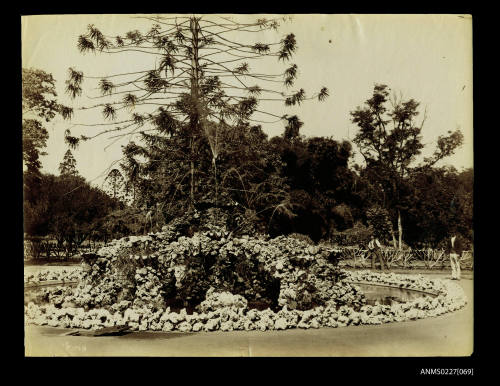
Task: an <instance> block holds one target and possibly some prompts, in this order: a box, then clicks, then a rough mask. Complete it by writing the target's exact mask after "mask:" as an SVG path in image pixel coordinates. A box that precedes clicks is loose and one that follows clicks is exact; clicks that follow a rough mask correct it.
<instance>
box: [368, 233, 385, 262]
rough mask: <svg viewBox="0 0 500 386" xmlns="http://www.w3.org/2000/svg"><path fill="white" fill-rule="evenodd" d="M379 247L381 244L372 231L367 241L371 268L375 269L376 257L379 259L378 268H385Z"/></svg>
mask: <svg viewBox="0 0 500 386" xmlns="http://www.w3.org/2000/svg"><path fill="white" fill-rule="evenodd" d="M381 247H382V246H381V245H380V242H379V241H378V239H377V238H376V237H375V236H374V235H373V233H372V234H371V236H370V242H369V243H368V250H369V251H370V254H371V258H372V269H375V260H376V259H378V260H379V261H380V270H383V269H385V268H384V259H383V258H382V254H381V253H380V248H381Z"/></svg>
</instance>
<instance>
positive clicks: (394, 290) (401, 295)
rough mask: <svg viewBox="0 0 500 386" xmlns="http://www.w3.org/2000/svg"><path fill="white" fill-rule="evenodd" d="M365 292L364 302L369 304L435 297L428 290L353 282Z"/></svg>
mask: <svg viewBox="0 0 500 386" xmlns="http://www.w3.org/2000/svg"><path fill="white" fill-rule="evenodd" d="M354 284H356V285H357V286H358V287H359V288H360V289H361V291H363V293H364V294H365V297H366V303H367V304H369V305H375V304H383V305H392V304H395V303H406V302H410V301H412V300H415V299H417V298H421V297H435V296H436V295H433V294H431V293H428V292H423V291H417V290H411V289H407V288H398V287H392V286H386V285H380V284H368V283H354Z"/></svg>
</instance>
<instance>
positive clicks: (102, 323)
mask: <svg viewBox="0 0 500 386" xmlns="http://www.w3.org/2000/svg"><path fill="white" fill-rule="evenodd" d="M344 280H345V281H346V282H348V281H351V282H352V281H363V282H368V283H371V284H377V283H378V284H385V285H390V286H394V287H398V288H405V289H414V290H418V291H422V292H433V293H435V294H436V296H435V297H434V298H430V297H421V298H418V299H415V300H413V301H410V302H406V303H401V304H393V305H390V306H389V305H374V306H372V305H363V306H362V307H361V308H360V309H359V310H358V311H356V310H355V309H354V308H350V307H347V306H341V307H340V308H338V309H336V308H333V307H323V306H321V307H317V308H314V309H311V310H306V311H300V310H288V309H287V308H286V306H285V307H284V308H283V309H282V310H280V311H278V312H273V311H271V310H270V309H266V310H263V311H258V310H256V309H248V304H247V301H246V299H245V298H243V297H242V296H239V295H233V294H231V293H228V292H222V293H217V292H213V291H209V293H207V298H206V300H205V301H204V302H203V303H202V304H201V306H202V307H201V309H202V312H200V313H197V312H195V313H193V314H191V315H190V314H188V313H187V312H186V310H185V309H183V310H181V311H180V312H179V313H176V312H171V311H170V309H169V308H167V309H166V310H158V311H156V312H153V311H152V310H151V309H150V308H148V307H147V306H144V307H136V306H132V305H131V302H129V301H122V302H120V303H119V304H116V305H114V306H113V307H112V310H111V311H113V312H110V311H109V310H106V309H92V310H89V311H85V310H84V309H83V308H74V307H62V308H57V307H55V306H54V305H47V306H43V305H42V306H39V305H36V304H34V303H32V302H31V303H29V304H28V305H27V306H26V307H25V316H26V321H27V323H30V324H35V325H48V326H52V327H65V328H83V329H92V330H97V329H101V328H105V327H113V326H127V327H128V329H129V330H131V331H146V330H150V331H181V332H191V331H194V332H197V331H217V330H219V331H232V330H247V331H249V330H260V331H265V330H284V329H289V328H304V329H308V328H320V327H331V328H336V327H344V326H349V325H371V324H383V323H391V322H402V321H408V320H416V319H423V318H428V317H435V316H439V315H442V314H445V313H448V312H452V311H455V310H458V309H460V308H462V307H463V306H465V304H466V303H467V299H466V296H465V293H464V291H463V289H462V288H461V287H460V285H458V284H457V283H454V282H452V281H450V280H446V279H428V278H425V277H424V276H422V275H406V274H395V273H378V272H371V271H357V272H349V273H348V277H347V278H346V279H344Z"/></svg>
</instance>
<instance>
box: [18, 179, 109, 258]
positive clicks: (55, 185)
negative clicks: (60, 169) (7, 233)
mask: <svg viewBox="0 0 500 386" xmlns="http://www.w3.org/2000/svg"><path fill="white" fill-rule="evenodd" d="M40 179H41V184H40V186H41V189H40V193H39V195H38V196H37V200H36V201H34V202H33V203H31V202H28V201H25V202H24V224H25V232H26V233H27V234H28V235H30V236H49V237H52V238H54V239H55V240H57V242H58V244H59V246H60V247H61V248H62V247H63V246H64V248H65V250H66V254H67V256H70V255H71V254H72V253H73V252H74V251H75V250H76V248H78V247H79V246H80V245H81V244H82V243H83V242H84V241H85V240H86V239H88V238H89V237H90V236H91V235H92V233H93V232H94V231H97V230H100V229H101V228H102V227H103V222H104V219H105V218H106V216H107V215H108V214H110V213H111V212H112V211H113V210H115V209H117V208H118V207H119V203H118V202H117V201H116V200H113V199H112V198H111V197H109V196H108V195H106V194H105V193H104V192H103V191H101V190H100V189H97V188H95V187H92V186H90V184H89V183H88V182H86V181H85V179H84V178H83V177H80V176H77V175H71V174H66V175H61V176H54V175H51V174H41V175H40Z"/></svg>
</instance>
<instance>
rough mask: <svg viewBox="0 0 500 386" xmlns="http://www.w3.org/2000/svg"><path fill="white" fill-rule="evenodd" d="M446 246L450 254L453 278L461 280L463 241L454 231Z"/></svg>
mask: <svg viewBox="0 0 500 386" xmlns="http://www.w3.org/2000/svg"><path fill="white" fill-rule="evenodd" d="M446 247H447V248H446V252H447V253H448V254H449V255H450V263H451V279H452V280H460V256H462V252H463V250H464V248H463V245H462V242H461V241H460V239H459V238H457V235H456V234H455V233H452V234H451V237H450V238H449V239H448V241H447V243H446Z"/></svg>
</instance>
